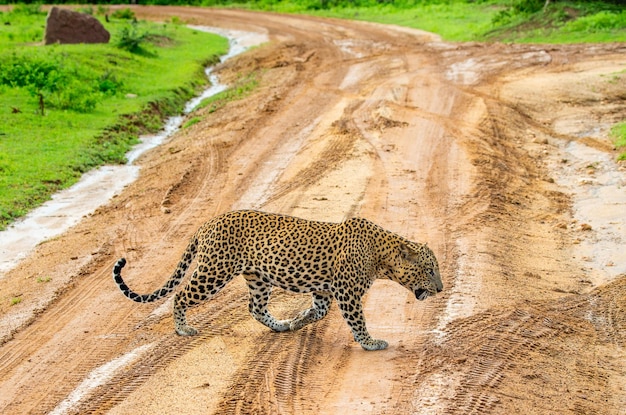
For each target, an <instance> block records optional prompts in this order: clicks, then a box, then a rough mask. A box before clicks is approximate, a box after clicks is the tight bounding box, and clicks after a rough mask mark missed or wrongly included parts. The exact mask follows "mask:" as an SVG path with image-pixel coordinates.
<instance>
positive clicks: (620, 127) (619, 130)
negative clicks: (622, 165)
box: [611, 121, 626, 160]
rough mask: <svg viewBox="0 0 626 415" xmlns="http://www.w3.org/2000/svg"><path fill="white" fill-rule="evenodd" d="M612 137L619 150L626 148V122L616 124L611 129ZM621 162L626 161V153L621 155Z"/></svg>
mask: <svg viewBox="0 0 626 415" xmlns="http://www.w3.org/2000/svg"><path fill="white" fill-rule="evenodd" d="M611 137H613V140H614V142H615V147H617V148H618V149H624V148H626V121H624V122H621V123H618V124H615V125H614V126H613V128H612V129H611ZM619 160H626V151H625V152H623V153H622V154H620V156H619Z"/></svg>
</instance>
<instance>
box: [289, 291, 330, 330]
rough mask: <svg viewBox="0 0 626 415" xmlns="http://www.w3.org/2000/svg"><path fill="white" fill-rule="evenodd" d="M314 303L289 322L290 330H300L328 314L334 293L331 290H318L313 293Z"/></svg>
mask: <svg viewBox="0 0 626 415" xmlns="http://www.w3.org/2000/svg"><path fill="white" fill-rule="evenodd" d="M311 297H312V298H313V305H312V307H311V308H307V309H306V310H304V311H302V312H300V313H299V314H298V315H297V316H296V317H294V319H293V320H291V322H290V323H289V330H292V331H293V330H299V329H301V328H302V327H304V326H306V325H307V324H311V323H314V322H316V321H318V320H321V319H323V318H324V317H326V314H328V310H329V309H330V304H331V303H332V301H333V297H332V294H331V293H329V292H323V291H317V292H314V293H312V294H311Z"/></svg>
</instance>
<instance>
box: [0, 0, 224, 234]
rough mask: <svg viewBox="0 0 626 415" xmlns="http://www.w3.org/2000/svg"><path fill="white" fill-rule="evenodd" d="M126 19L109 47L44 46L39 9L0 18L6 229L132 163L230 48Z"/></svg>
mask: <svg viewBox="0 0 626 415" xmlns="http://www.w3.org/2000/svg"><path fill="white" fill-rule="evenodd" d="M99 10H100V11H101V12H102V11H103V9H102V8H99ZM122 17H123V18H117V19H115V18H113V16H111V17H110V19H109V20H110V22H108V23H107V22H103V24H104V25H105V27H106V28H107V30H109V32H111V35H112V39H111V43H109V44H101V45H51V46H43V45H42V44H41V40H42V39H43V30H44V25H45V23H44V22H45V14H44V13H42V12H40V11H39V8H38V6H16V7H14V8H13V10H12V11H10V12H4V13H0V25H1V27H2V28H3V29H2V31H0V229H3V228H5V227H6V226H7V225H8V224H9V223H10V222H11V221H13V220H14V219H15V218H17V217H20V216H22V215H24V214H25V213H26V212H28V211H29V210H30V209H32V208H33V207H35V206H37V205H39V204H41V203H43V202H44V201H45V200H47V199H48V198H49V197H50V195H51V194H52V193H54V192H56V191H58V190H59V189H62V188H65V187H68V186H70V185H71V184H73V183H75V182H76V180H78V178H79V177H80V175H81V174H82V173H84V172H86V171H88V170H90V169H92V168H94V167H96V166H99V165H102V164H105V163H122V162H124V161H125V153H126V152H127V151H128V150H129V148H130V146H131V145H132V144H133V143H135V142H137V137H138V135H139V134H141V133H144V132H148V131H157V130H159V129H160V128H161V126H162V123H163V120H164V118H165V117H167V116H169V115H172V114H175V113H178V112H180V110H181V109H182V107H183V105H184V103H185V101H187V100H188V99H189V98H190V97H191V96H193V95H194V94H195V93H196V90H197V88H198V87H200V86H201V85H204V84H206V82H207V80H206V77H205V75H204V71H203V68H204V67H205V66H206V65H208V64H210V63H213V62H215V61H216V60H217V57H218V56H219V55H220V54H223V53H225V52H226V50H227V48H228V43H227V40H226V39H223V38H220V37H218V36H215V35H212V34H207V33H203V32H198V31H193V30H190V29H187V28H185V27H182V26H180V25H177V24H153V23H146V22H139V23H134V22H133V20H132V19H133V18H134V15H130V17H129V16H128V15H126V16H122Z"/></svg>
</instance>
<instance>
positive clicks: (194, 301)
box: [174, 266, 234, 336]
mask: <svg viewBox="0 0 626 415" xmlns="http://www.w3.org/2000/svg"><path fill="white" fill-rule="evenodd" d="M206 269H207V268H206V267H205V266H199V267H198V268H196V270H195V271H194V272H193V274H192V276H191V279H190V280H189V283H188V284H187V285H186V286H185V288H184V289H183V290H181V291H179V292H177V293H176V296H175V297H174V327H175V329H176V333H178V334H179V335H181V336H193V335H195V334H197V333H198V330H196V329H195V328H193V327H191V326H189V325H188V324H187V309H188V308H190V307H193V306H195V305H198V304H200V303H202V302H204V301H206V300H209V299H211V298H213V297H214V296H215V295H216V294H217V293H218V292H220V290H221V289H222V288H224V286H225V285H226V284H228V283H229V282H230V281H231V280H232V279H233V277H234V275H233V274H229V273H220V274H219V276H218V277H208V274H207V273H206V272H205V270H206Z"/></svg>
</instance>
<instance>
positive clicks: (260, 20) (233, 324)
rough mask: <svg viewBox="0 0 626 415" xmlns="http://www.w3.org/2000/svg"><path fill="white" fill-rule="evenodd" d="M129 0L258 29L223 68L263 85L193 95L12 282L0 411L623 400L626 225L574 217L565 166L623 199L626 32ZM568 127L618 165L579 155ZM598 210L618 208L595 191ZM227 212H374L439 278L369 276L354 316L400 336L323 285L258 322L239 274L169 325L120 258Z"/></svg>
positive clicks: (140, 256) (543, 406) (550, 406)
mask: <svg viewBox="0 0 626 415" xmlns="http://www.w3.org/2000/svg"><path fill="white" fill-rule="evenodd" d="M135 11H136V12H137V14H138V16H139V17H141V18H148V19H157V20H165V19H168V18H169V17H171V16H178V17H179V18H180V19H182V20H183V21H186V22H188V23H193V24H203V25H210V26H222V27H227V28H233V29H239V30H246V31H259V32H264V33H267V34H268V35H269V38H270V40H271V41H270V42H269V43H268V44H266V45H263V46H261V47H258V48H255V49H253V50H251V51H249V52H247V53H245V54H244V55H241V56H239V57H237V58H234V59H232V60H230V61H228V62H226V63H225V64H223V65H222V66H221V67H219V68H218V73H219V74H220V76H221V79H222V80H223V81H224V82H227V83H237V82H238V81H240V80H241V79H242V78H245V77H246V76H248V75H249V74H254V76H256V78H257V80H258V82H259V87H258V88H257V89H256V90H255V91H254V92H253V93H252V94H251V95H249V96H247V97H245V98H244V99H241V100H238V101H236V102H231V103H229V104H228V105H226V106H225V107H223V108H220V109H219V110H217V111H215V112H212V113H209V112H208V111H207V110H200V111H198V112H196V113H195V114H193V116H195V117H200V118H201V119H202V121H201V122H199V123H197V124H195V125H193V126H192V127H190V128H187V129H184V130H182V131H181V132H180V133H178V134H176V135H175V136H173V137H172V138H171V139H170V140H169V141H168V142H167V143H166V144H164V145H163V146H161V147H160V148H158V149H156V150H153V151H151V152H150V153H148V154H147V155H145V156H143V157H142V159H141V160H140V162H139V163H140V164H141V166H142V170H141V175H140V178H139V179H138V180H137V181H136V182H134V183H133V184H131V185H129V186H128V187H127V188H126V189H125V190H124V191H123V192H122V193H121V194H119V195H118V196H117V197H115V198H114V199H112V201H111V202H110V203H109V204H107V205H106V206H104V207H102V208H100V209H98V210H97V211H96V212H95V213H94V214H93V215H90V216H89V217H85V218H84V220H83V221H81V222H80V224H78V225H77V226H75V227H74V228H72V229H71V230H70V231H68V232H66V233H65V234H64V235H62V236H61V237H58V238H55V239H54V240H51V241H48V242H46V243H43V244H41V245H40V246H38V247H37V249H36V250H35V251H34V252H33V253H32V254H31V255H30V256H28V257H27V258H26V259H25V260H23V261H22V262H20V264H19V265H18V266H17V267H16V268H15V269H13V270H12V271H10V272H7V273H6V275H4V276H2V277H0V278H2V283H1V284H0V344H1V346H0V412H1V413H7V414H9V413H11V414H18V413H20V414H26V413H33V414H43V413H50V412H52V413H81V414H85V413H112V414H126V413H134V414H155V413H164V414H165V413H168V414H172V413H184V414H194V413H198V414H225V413H233V414H235V413H236V414H248V413H255V414H265V413H272V414H339V413H342V414H343V413H350V414H400V413H402V414H404V413H415V414H417V413H419V414H444V413H445V414H456V413H458V414H490V413H493V414H513V413H515V414H583V413H584V414H592V413H594V414H626V412H625V409H624V408H626V364H624V363H625V362H626V351H625V349H624V347H625V346H626V275H625V274H624V272H623V271H621V270H622V269H623V265H624V264H625V263H626V262H624V260H625V258H624V253H623V252H622V251H623V248H622V249H620V248H619V247H620V246H621V247H623V246H624V245H623V243H624V240H625V239H624V232H625V228H626V226H625V225H624V222H623V219H620V215H617V216H616V217H617V219H610V220H608V222H607V223H608V225H606V227H597V226H596V225H594V222H592V221H591V222H589V223H582V221H581V219H580V218H579V217H578V216H577V214H578V211H577V204H576V203H577V202H576V197H577V194H578V193H577V190H576V188H575V186H574V188H573V187H572V186H569V185H567V184H564V183H563V181H562V180H561V176H562V175H565V174H567V175H569V176H568V177H569V178H572V177H573V178H574V179H577V178H580V179H581V180H583V181H581V182H580V183H592V184H591V185H593V186H596V187H598V189H600V190H602V186H603V185H602V183H601V182H600V181H599V177H600V173H602V172H603V171H607V172H609V171H610V172H611V174H613V175H614V177H617V180H618V185H616V186H617V187H616V189H617V190H616V191H614V192H612V193H613V194H614V195H615V194H616V195H618V196H619V195H620V194H622V195H623V192H624V188H623V187H621V185H620V183H621V184H626V174H625V173H624V171H623V168H622V169H621V170H620V167H619V166H618V165H615V164H612V162H610V160H614V159H615V154H614V149H613V148H612V146H611V145H610V142H609V141H608V139H607V129H608V126H610V125H611V124H612V123H615V122H617V121H621V120H622V119H623V117H624V113H625V109H626V105H625V103H624V98H625V96H624V92H623V91H624V90H625V87H626V81H625V77H624V75H623V71H624V69H625V68H626V46H625V45H570V46H541V45H504V44H480V43H470V44H452V43H445V42H442V41H440V40H439V39H438V38H437V37H436V36H434V35H432V34H429V33H423V32H419V31H414V30H408V29H403V28H397V27H386V26H381V25H375V24H367V23H358V22H347V21H337V20H326V19H319V18H311V17H302V16H284V15H276V14H265V13H252V12H243V11H234V10H228V11H225V10H206V9H195V8H188V7H185V8H156V7H154V8H153V7H137V8H135ZM620 72H621V73H620ZM572 143H575V144H576V145H580V146H583V147H584V148H585V149H589V151H591V150H593V151H597V152H600V153H601V154H605V155H608V156H609V157H608V159H609V162H606V163H603V164H601V165H599V164H593V165H589V166H582V167H580V168H577V167H576V166H575V165H574V164H573V162H572V161H571V160H572V159H571V157H570V156H568V155H567V151H566V150H567V148H569V147H568V145H570V144H572ZM585 180H586V181H585ZM619 180H621V182H619ZM574 181H576V180H574ZM593 183H595V184H593ZM580 186H583V184H580ZM620 192H622V193H620ZM596 206H597V208H596V209H595V210H593V209H592V216H593V215H596V216H598V217H600V216H602V217H605V216H606V215H611V214H613V215H614V213H615V212H614V211H615V209H617V210H618V211H619V212H622V213H621V217H623V216H625V215H623V212H624V206H626V204H621V205H620V204H619V203H617V204H612V205H611V206H608V205H607V206H605V204H603V199H602V196H601V192H600V193H598V196H597V204H596ZM240 208H252V209H261V210H266V211H272V212H279V213H285V214H291V215H296V216H301V217H305V218H307V219H314V220H327V221H340V220H343V219H345V218H348V217H350V216H355V215H359V216H363V217H367V218H369V219H370V220H372V221H374V222H376V223H378V224H380V225H382V226H383V227H385V228H387V229H389V230H392V231H394V232H397V233H399V234H401V235H404V236H406V237H408V238H410V239H412V240H415V241H418V242H428V244H429V246H431V247H432V249H433V250H434V251H435V253H436V254H437V256H438V258H439V262H440V265H441V271H442V276H443V280H444V285H445V289H444V291H443V292H442V293H441V294H440V295H438V296H436V297H433V298H429V299H428V300H427V301H424V302H418V301H416V300H415V298H414V296H413V295H412V294H411V293H410V292H408V291H406V290H404V289H403V288H402V287H400V286H398V285H395V284H393V283H391V282H389V281H382V280H381V281H377V282H376V283H375V284H374V286H373V287H372V289H371V290H370V292H369V294H368V295H367V297H366V304H365V313H366V317H367V318H368V326H369V329H370V332H371V333H372V334H373V335H374V336H375V337H377V338H382V339H385V340H387V341H388V342H389V344H390V346H389V348H388V349H387V350H384V351H377V352H365V351H364V350H362V349H361V347H360V346H359V345H358V344H357V343H355V342H354V341H353V339H352V337H351V335H350V332H349V330H348V328H347V326H346V325H345V323H344V322H343V320H342V318H341V316H340V314H339V312H338V310H337V309H336V307H335V306H333V309H332V311H331V312H330V313H329V315H328V316H327V317H326V318H325V319H324V320H322V321H320V322H318V323H316V324H313V325H310V326H307V327H306V328H304V329H303V330H301V331H298V332H289V333H272V332H270V331H269V330H268V329H267V328H266V327H264V326H262V325H261V324H259V323H257V322H256V321H254V320H253V319H252V318H251V317H250V316H249V314H248V312H247V293H246V289H245V284H244V282H243V279H241V278H239V279H236V280H235V281H234V282H233V283H231V284H230V285H229V286H227V287H226V288H225V289H224V290H223V291H222V292H221V293H220V294H219V295H218V296H217V297H216V298H214V299H213V300H211V301H209V302H208V303H206V304H205V305H202V306H200V307H198V308H196V309H194V310H192V311H191V312H190V322H191V324H192V325H194V326H195V327H196V328H198V329H199V330H200V334H199V335H198V336H195V337H191V338H185V337H180V336H177V335H176V334H174V331H173V324H172V317H171V313H170V307H171V301H169V300H168V301H165V302H159V303H155V304H149V305H142V304H136V303H133V302H130V301H128V300H126V299H125V298H124V297H123V296H122V294H121V293H120V292H119V290H118V289H117V287H116V286H115V284H114V283H113V281H112V278H111V270H112V267H113V264H114V262H115V261H116V260H117V259H118V258H119V257H121V256H125V257H126V258H127V259H128V260H129V265H127V267H126V269H125V276H126V279H127V282H128V283H129V285H130V286H131V287H132V288H133V289H135V290H136V291H139V292H151V291H152V290H154V289H155V288H157V287H160V286H161V284H163V283H164V281H165V279H166V278H167V276H168V275H169V274H170V272H171V271H172V270H173V268H174V267H175V265H176V263H177V261H178V260H179V257H180V254H181V252H182V251H183V250H184V248H185V246H186V244H187V241H188V239H189V237H190V236H191V235H192V234H193V232H194V231H195V230H196V229H197V228H198V227H199V226H200V224H202V223H203V222H204V221H206V220H207V219H209V218H211V217H213V216H214V215H216V214H219V213H222V212H225V211H229V210H233V209H240ZM611 209H613V210H611ZM591 219H594V217H591V218H590V220H591ZM610 232H613V233H610ZM607 235H609V236H607ZM616 246H617V248H615V247H616ZM586 247H587V248H589V247H594V248H597V249H603V250H604V251H606V252H608V253H609V254H608V255H609V256H610V259H609V260H598V259H597V258H596V257H595V256H594V254H593V253H591V254H589V253H586V252H585V251H584V250H585V249H586ZM604 251H603V252H604ZM620 267H622V268H620ZM14 298H20V299H21V302H20V303H19V304H13V303H14V302H15V301H11V300H12V299H14ZM309 301H310V300H309V297H308V296H299V295H293V294H290V293H285V292H280V291H277V292H276V294H275V295H274V297H273V300H272V304H271V306H272V309H273V311H274V313H275V314H276V315H277V316H278V317H280V318H287V317H290V316H292V315H294V314H295V313H296V312H297V311H299V310H300V309H303V308H305V307H306V306H307V305H308V303H309Z"/></svg>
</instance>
